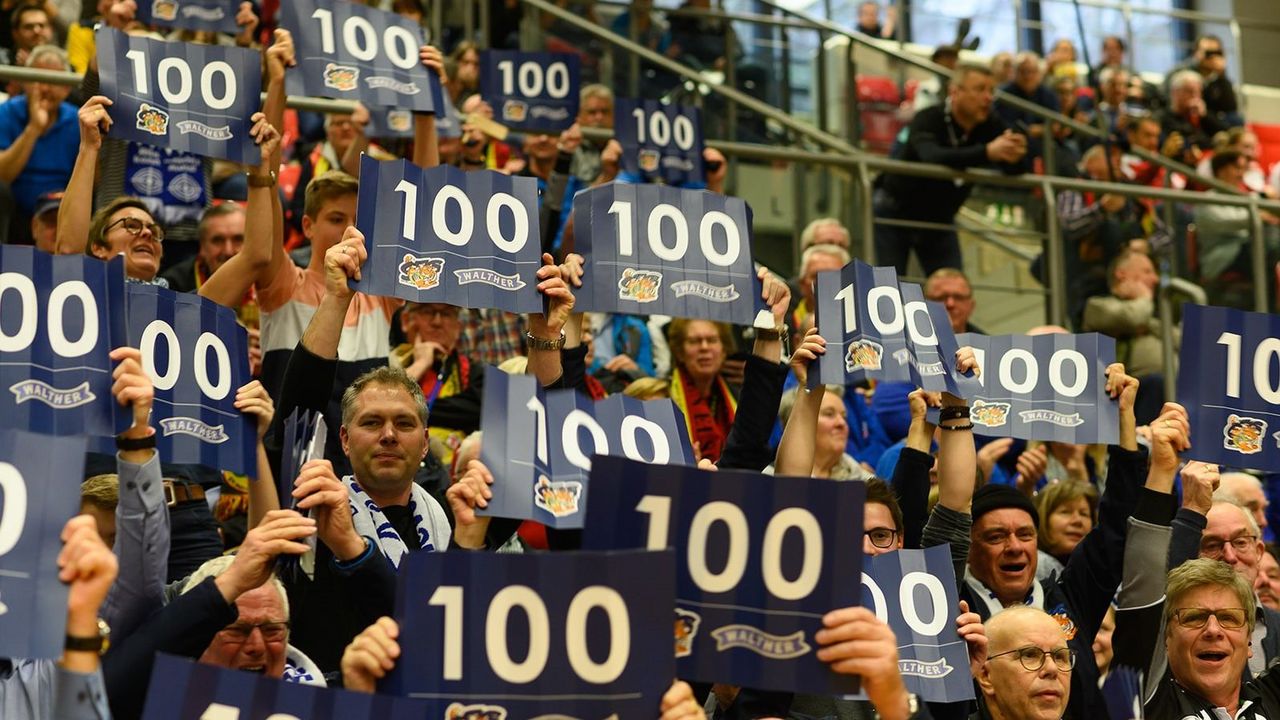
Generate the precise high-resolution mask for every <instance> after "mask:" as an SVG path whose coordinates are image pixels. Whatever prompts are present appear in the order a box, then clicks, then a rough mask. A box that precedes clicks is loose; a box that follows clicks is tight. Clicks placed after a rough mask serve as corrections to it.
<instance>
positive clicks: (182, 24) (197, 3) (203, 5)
mask: <svg viewBox="0 0 1280 720" xmlns="http://www.w3.org/2000/svg"><path fill="white" fill-rule="evenodd" d="M239 9H240V1H239V0H138V20H140V21H141V22H142V24H143V25H162V26H164V27H175V28H181V29H183V30H196V31H207V32H221V33H233V34H234V33H239V32H240V26H239V25H237V24H236V13H237V11H239Z"/></svg>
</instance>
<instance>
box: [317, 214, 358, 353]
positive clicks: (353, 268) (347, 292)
mask: <svg viewBox="0 0 1280 720" xmlns="http://www.w3.org/2000/svg"><path fill="white" fill-rule="evenodd" d="M368 257H369V253H368V252H367V251H366V250H365V247H364V233H362V232H360V231H359V230H357V229H356V228H355V226H354V225H352V226H350V227H348V228H347V231H346V232H345V233H343V235H342V241H341V242H339V243H338V244H336V245H334V246H333V247H331V248H329V251H328V252H326V253H325V255H324V297H323V298H321V300H320V304H319V305H318V306H317V307H316V312H315V314H314V315H312V316H311V322H310V323H308V324H307V329H306V330H305V331H303V333H302V346H303V347H304V348H306V349H307V350H310V351H311V353H312V354H314V355H316V356H317V357H322V358H326V359H337V357H338V341H339V340H341V339H342V323H343V322H344V321H345V320H346V317H347V309H348V308H349V307H350V306H351V298H352V297H353V296H354V295H355V291H354V290H352V289H351V286H350V285H349V284H348V280H359V279H360V277H361V274H360V273H361V268H362V267H363V266H364V261H365V260H366V259H367V258H368Z"/></svg>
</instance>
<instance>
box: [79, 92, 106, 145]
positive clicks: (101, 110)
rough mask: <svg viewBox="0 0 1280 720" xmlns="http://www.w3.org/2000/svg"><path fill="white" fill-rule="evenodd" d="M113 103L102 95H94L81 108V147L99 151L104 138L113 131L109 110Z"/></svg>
mask: <svg viewBox="0 0 1280 720" xmlns="http://www.w3.org/2000/svg"><path fill="white" fill-rule="evenodd" d="M112 104H113V103H112V102H111V101H110V100H109V99H107V98H106V97H104V96H102V95H94V96H93V97H91V98H89V99H88V100H86V101H85V103H84V105H81V106H80V147H82V148H89V149H91V150H98V149H100V148H101V147H102V138H103V136H104V135H106V134H107V133H108V132H109V131H110V130H111V116H110V115H109V114H107V108H109V107H111V105H112Z"/></svg>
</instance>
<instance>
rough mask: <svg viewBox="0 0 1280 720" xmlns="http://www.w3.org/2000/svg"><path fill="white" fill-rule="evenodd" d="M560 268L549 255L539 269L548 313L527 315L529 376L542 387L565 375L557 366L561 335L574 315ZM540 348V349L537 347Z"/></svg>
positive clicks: (540, 285) (545, 256) (570, 292)
mask: <svg viewBox="0 0 1280 720" xmlns="http://www.w3.org/2000/svg"><path fill="white" fill-rule="evenodd" d="M563 274H564V272H563V270H562V268H561V267H560V266H559V265H557V264H556V261H555V259H554V258H552V257H551V255H550V254H549V253H543V254H542V267H540V268H538V277H537V279H538V292H540V293H542V294H543V295H545V296H546V297H547V299H548V301H549V302H548V307H547V312H546V313H545V314H544V313H530V315H529V374H531V375H533V376H535V377H537V378H538V383H539V384H541V385H542V386H543V387H547V386H549V385H554V384H556V383H557V382H559V381H560V379H561V376H562V375H563V374H564V370H563V367H562V366H561V364H560V348H561V347H562V343H561V342H560V340H561V333H562V331H563V330H564V326H565V323H567V322H569V316H570V315H571V314H573V302H574V300H573V290H571V289H570V287H569V284H568V283H567V282H566V281H565V279H564V277H563ZM540 345H541V347H539V346H540Z"/></svg>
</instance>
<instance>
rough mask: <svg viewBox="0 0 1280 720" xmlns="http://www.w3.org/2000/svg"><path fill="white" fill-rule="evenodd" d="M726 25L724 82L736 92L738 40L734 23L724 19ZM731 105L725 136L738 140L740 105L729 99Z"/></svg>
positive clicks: (728, 110)
mask: <svg viewBox="0 0 1280 720" xmlns="http://www.w3.org/2000/svg"><path fill="white" fill-rule="evenodd" d="M720 9H721V10H723V9H724V0H721V2H720ZM721 22H723V23H724V81H725V83H726V84H728V86H729V87H731V88H733V89H734V90H737V89H738V59H737V57H736V56H737V54H738V38H737V36H736V35H734V32H733V21H732V20H729V19H728V18H723V19H722V20H721ZM728 100H729V103H728V107H727V109H726V111H725V112H726V113H727V114H728V116H729V117H728V118H727V122H726V123H725V135H726V137H727V138H728V139H729V140H737V139H738V104H737V103H735V102H734V101H733V98H732V97H730V98H728Z"/></svg>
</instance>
